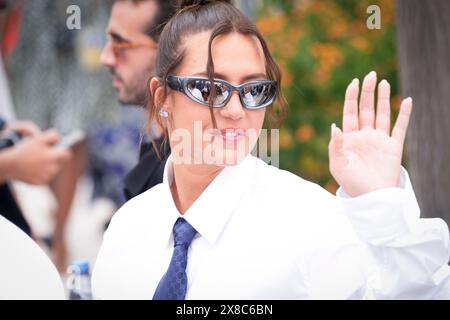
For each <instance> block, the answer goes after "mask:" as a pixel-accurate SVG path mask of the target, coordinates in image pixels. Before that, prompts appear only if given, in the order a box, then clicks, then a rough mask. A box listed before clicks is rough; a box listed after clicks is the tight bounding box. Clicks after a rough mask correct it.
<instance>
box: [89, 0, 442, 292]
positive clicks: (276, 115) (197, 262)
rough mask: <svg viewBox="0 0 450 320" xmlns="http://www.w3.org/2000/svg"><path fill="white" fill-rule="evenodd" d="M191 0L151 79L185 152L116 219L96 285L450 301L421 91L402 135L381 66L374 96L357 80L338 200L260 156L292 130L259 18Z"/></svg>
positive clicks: (337, 145)
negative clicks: (282, 130) (412, 129)
mask: <svg viewBox="0 0 450 320" xmlns="http://www.w3.org/2000/svg"><path fill="white" fill-rule="evenodd" d="M182 2H183V4H182V5H181V9H180V11H179V12H178V14H177V15H176V16H175V17H174V18H172V20H170V22H168V24H167V25H166V26H165V28H164V31H163V32H162V35H161V38H160V46H159V48H158V54H157V65H156V77H154V78H152V79H151V81H150V82H149V89H150V93H151V95H150V100H149V103H148V110H149V116H150V120H151V121H152V120H156V121H158V122H159V123H160V125H161V126H162V127H164V128H166V138H167V141H168V143H170V146H171V150H172V154H171V156H170V157H169V159H168V161H167V164H166V167H165V172H164V181H163V183H161V184H159V185H157V186H155V187H153V188H152V189H150V190H148V191H147V192H145V193H143V194H142V195H140V196H138V197H135V198H133V199H132V200H130V201H129V202H128V203H126V204H125V205H124V206H123V207H122V208H121V209H120V210H119V211H118V212H117V213H116V214H115V216H114V218H113V219H112V221H111V224H110V226H109V228H108V230H107V231H106V233H105V235H104V241H103V245H102V248H101V250H100V252H99V255H98V259H97V262H96V266H95V270H94V274H93V290H94V296H95V297H96V298H100V299H101V298H106V299H109V298H111V299H128V298H131V299H315V298H318V299H322V298H335V299H367V298H372V299H393V298H397V299H401V298H419V299H422V298H423V299H428V298H435V299H437V298H448V297H449V296H450V293H449V288H450V280H449V279H450V278H449V274H450V273H449V268H448V266H447V262H448V258H449V237H448V227H447V225H446V224H445V223H444V222H443V221H442V220H440V219H420V218H419V207H418V205H417V201H416V199H415V196H414V193H413V190H412V187H411V184H410V182H409V179H408V175H407V173H406V171H405V170H404V169H402V168H401V155H402V150H403V141H404V138H405V133H406V129H407V126H408V120H409V116H410V113H411V107H412V101H411V99H410V98H408V99H405V100H404V101H403V102H402V104H401V107H400V113H399V116H398V118H397V121H396V123H395V125H394V127H393V129H392V132H391V127H390V105H389V95H390V92H389V91H390V88H389V84H388V83H387V82H386V81H385V80H383V81H381V82H380V83H379V85H378V105H377V112H376V113H375V111H374V110H375V107H374V97H375V89H376V86H377V79H376V74H375V72H371V73H369V74H368V75H367V76H366V77H365V78H364V81H363V83H362V92H361V98H360V101H359V104H358V94H359V83H358V80H356V79H355V80H353V81H352V82H351V83H350V85H349V86H348V88H347V92H346V95H345V102H344V111H343V114H344V116H343V130H342V131H341V130H340V129H338V128H337V127H336V126H334V125H333V126H332V133H331V141H330V144H329V156H330V170H331V173H332V175H333V176H334V178H335V179H336V181H337V182H338V183H339V185H340V188H339V190H338V192H337V195H336V196H333V195H331V194H329V193H328V192H327V191H325V190H324V189H322V188H321V187H319V186H318V185H316V184H313V183H311V182H308V181H305V180H303V179H301V178H299V177H297V176H295V175H293V174H291V173H289V172H287V171H284V170H279V169H277V168H275V167H273V166H270V165H268V164H266V163H265V162H263V161H262V160H259V159H258V158H256V157H254V156H252V155H251V154H250V151H251V150H252V149H253V147H254V146H255V144H256V142H257V141H256V140H257V138H258V134H254V133H259V132H260V131H261V129H262V127H263V123H264V121H265V119H266V118H267V119H268V120H272V123H273V124H274V125H277V124H278V123H277V122H279V120H281V119H282V118H283V116H284V114H285V113H286V105H285V103H284V100H283V98H282V94H281V91H280V85H279V84H280V83H281V73H280V70H279V68H278V66H277V64H276V63H275V61H274V60H273V58H272V56H271V55H270V52H269V50H268V48H267V44H266V42H265V41H264V38H263V37H262V36H261V34H260V33H259V31H258V30H257V28H256V27H255V25H254V24H253V23H252V22H251V21H250V20H249V19H248V18H247V17H245V15H243V14H242V13H241V12H240V11H239V10H238V9H236V8H235V7H234V6H233V5H232V4H230V3H229V1H205V0H203V1H202V0H185V1H182ZM358 110H359V113H358ZM199 133H200V134H199ZM199 135H200V137H199ZM180 146H181V147H180Z"/></svg>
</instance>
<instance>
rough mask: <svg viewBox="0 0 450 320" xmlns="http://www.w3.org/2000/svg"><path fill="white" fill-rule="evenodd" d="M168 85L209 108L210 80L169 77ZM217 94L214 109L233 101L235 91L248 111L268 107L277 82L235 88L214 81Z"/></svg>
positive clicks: (219, 81) (222, 81)
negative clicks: (232, 96)
mask: <svg viewBox="0 0 450 320" xmlns="http://www.w3.org/2000/svg"><path fill="white" fill-rule="evenodd" d="M167 84H168V85H169V87H170V88H171V89H173V90H177V91H180V92H182V93H184V94H185V95H186V96H188V97H189V98H190V99H192V100H193V101H195V102H198V103H200V104H202V105H204V106H209V104H210V96H211V82H210V81H209V79H208V78H201V77H181V76H168V77H167ZM214 86H215V88H216V92H215V93H216V94H215V98H214V101H213V105H212V106H213V107H215V108H222V107H224V106H225V105H226V104H227V103H228V101H230V99H231V95H232V93H233V91H238V92H239V98H240V99H241V103H242V105H243V106H244V107H246V108H247V109H260V108H264V107H267V106H268V105H270V104H271V103H273V101H274V100H275V97H276V95H277V82H276V81H272V80H257V81H250V82H246V83H243V84H241V85H239V86H234V85H232V84H231V83H229V82H226V81H224V80H218V79H214Z"/></svg>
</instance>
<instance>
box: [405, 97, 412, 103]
mask: <svg viewBox="0 0 450 320" xmlns="http://www.w3.org/2000/svg"><path fill="white" fill-rule="evenodd" d="M405 100H408V102H410V103H412V101H413V99H412V98H411V97H408V98H406V99H405Z"/></svg>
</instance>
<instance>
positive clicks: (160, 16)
mask: <svg viewBox="0 0 450 320" xmlns="http://www.w3.org/2000/svg"><path fill="white" fill-rule="evenodd" d="M0 1H1V0H0ZM113 1H114V2H116V1H131V2H133V3H139V2H144V1H155V2H156V4H157V5H158V10H156V13H155V16H154V17H153V19H152V21H149V22H148V23H147V25H146V26H145V28H144V30H143V32H144V33H145V34H146V35H148V36H149V37H151V38H152V39H153V40H155V41H156V42H158V41H159V37H160V35H161V32H162V30H163V28H164V26H165V25H166V23H167V21H169V19H170V18H172V17H173V15H174V14H175V12H176V11H177V7H178V1H177V0H113Z"/></svg>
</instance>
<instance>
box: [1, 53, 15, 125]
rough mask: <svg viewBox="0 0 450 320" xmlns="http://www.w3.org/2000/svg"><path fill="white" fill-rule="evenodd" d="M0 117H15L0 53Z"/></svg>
mask: <svg viewBox="0 0 450 320" xmlns="http://www.w3.org/2000/svg"><path fill="white" fill-rule="evenodd" d="M0 117H2V118H3V119H5V120H7V121H12V120H15V119H16V114H15V112H14V105H13V102H12V98H11V92H10V90H9V85H8V79H7V77H6V72H5V67H4V65H3V60H2V56H1V53H0Z"/></svg>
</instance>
